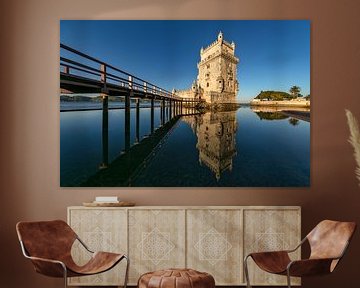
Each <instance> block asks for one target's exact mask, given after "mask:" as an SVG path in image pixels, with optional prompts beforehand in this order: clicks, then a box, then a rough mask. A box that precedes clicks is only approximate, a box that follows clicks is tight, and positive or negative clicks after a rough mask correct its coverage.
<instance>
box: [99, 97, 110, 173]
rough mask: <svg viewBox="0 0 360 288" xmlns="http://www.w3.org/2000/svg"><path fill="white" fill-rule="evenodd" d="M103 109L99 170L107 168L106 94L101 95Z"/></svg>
mask: <svg viewBox="0 0 360 288" xmlns="http://www.w3.org/2000/svg"><path fill="white" fill-rule="evenodd" d="M101 96H102V102H103V109H102V131H101V134H102V143H101V144H102V163H101V164H100V167H99V168H100V169H105V168H107V167H108V166H109V113H108V112H109V97H108V95H106V94H101Z"/></svg>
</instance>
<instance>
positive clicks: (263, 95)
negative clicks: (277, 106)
mask: <svg viewBox="0 0 360 288" xmlns="http://www.w3.org/2000/svg"><path fill="white" fill-rule="evenodd" d="M294 98H296V96H294V95H291V94H289V93H286V92H282V91H261V92H260V94H259V95H257V96H256V97H255V99H259V100H270V101H281V100H290V99H294Z"/></svg>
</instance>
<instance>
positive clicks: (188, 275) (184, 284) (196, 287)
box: [138, 269, 215, 288]
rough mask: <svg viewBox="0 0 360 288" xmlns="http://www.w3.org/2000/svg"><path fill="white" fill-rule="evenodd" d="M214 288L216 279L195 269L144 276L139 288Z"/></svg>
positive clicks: (173, 270)
mask: <svg viewBox="0 0 360 288" xmlns="http://www.w3.org/2000/svg"><path fill="white" fill-rule="evenodd" d="M189 287H191V288H213V287H215V280H214V277H213V276H211V275H210V274H208V273H205V272H199V271H196V270H193V269H166V270H159V271H154V272H149V273H146V274H143V275H142V276H141V277H140V278H139V281H138V288H189Z"/></svg>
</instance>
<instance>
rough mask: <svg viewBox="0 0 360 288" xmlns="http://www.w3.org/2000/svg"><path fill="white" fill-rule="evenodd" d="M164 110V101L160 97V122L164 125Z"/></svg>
mask: <svg viewBox="0 0 360 288" xmlns="http://www.w3.org/2000/svg"><path fill="white" fill-rule="evenodd" d="M164 110H165V103H164V99H161V100H160V123H161V126H163V125H164V122H165V121H164V116H165V114H164Z"/></svg>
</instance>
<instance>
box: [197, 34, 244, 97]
mask: <svg viewBox="0 0 360 288" xmlns="http://www.w3.org/2000/svg"><path fill="white" fill-rule="evenodd" d="M238 63H239V58H237V57H236V56H235V43H234V42H231V43H229V42H227V41H225V40H224V39H223V33H222V32H219V34H218V37H217V40H216V41H214V42H213V43H212V44H210V45H209V46H208V47H206V48H205V49H203V48H201V50H200V62H199V63H198V65H197V66H198V70H199V73H198V77H197V84H198V87H199V90H200V91H201V92H202V93H201V94H202V95H201V96H202V98H203V99H205V100H206V102H208V103H212V104H214V103H235V102H236V100H235V97H236V94H237V92H238V90H239V84H238V81H237V64H238Z"/></svg>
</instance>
